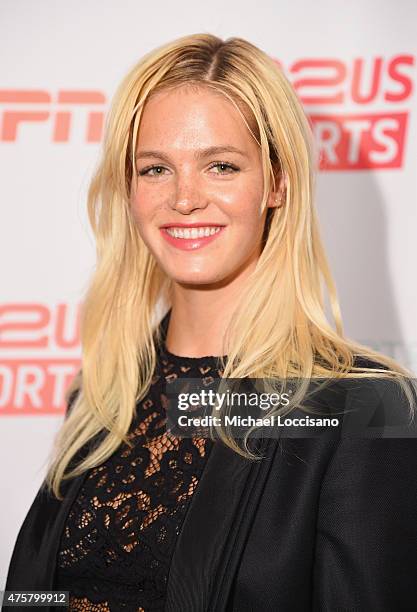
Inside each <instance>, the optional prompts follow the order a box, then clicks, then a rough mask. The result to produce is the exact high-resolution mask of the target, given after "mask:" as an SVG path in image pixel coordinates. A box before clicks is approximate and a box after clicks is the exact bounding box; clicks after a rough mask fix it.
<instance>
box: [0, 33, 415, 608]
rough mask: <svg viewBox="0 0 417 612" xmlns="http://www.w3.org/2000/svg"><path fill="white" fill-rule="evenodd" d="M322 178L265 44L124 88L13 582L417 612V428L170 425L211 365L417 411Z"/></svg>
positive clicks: (167, 601)
mask: <svg viewBox="0 0 417 612" xmlns="http://www.w3.org/2000/svg"><path fill="white" fill-rule="evenodd" d="M316 172H317V158H316V155H315V150H314V146H313V142H312V138H311V131H310V126H309V123H308V121H307V119H306V116H305V114H304V112H303V110H302V107H301V105H300V103H299V101H298V99H297V96H296V95H295V93H294V91H293V89H292V87H291V85H290V84H289V82H288V81H287V80H286V78H285V76H284V75H283V73H282V72H281V70H280V69H279V68H278V67H277V65H276V64H275V63H274V62H273V60H272V59H271V58H270V57H268V56H267V55H266V54H265V53H264V52H263V51H261V50H260V49H258V48H257V47H255V46H254V45H252V44H251V43H249V42H247V41H245V40H243V39H240V38H231V39H228V40H226V41H222V40H220V39H219V38H217V37H215V36H212V35H209V34H197V35H193V36H187V37H184V38H181V39H179V40H175V41H173V42H171V43H170V44H167V45H165V46H163V47H161V48H159V49H157V50H155V51H153V52H151V53H149V54H148V55H146V56H145V57H144V58H143V59H142V60H141V61H140V62H139V63H138V64H137V65H136V66H135V67H134V68H133V69H132V70H131V72H130V73H129V74H128V75H127V77H126V78H125V79H124V81H123V83H122V84H121V86H120V88H119V90H118V92H117V94H116V96H115V98H114V102H113V105H112V108H111V112H110V114H109V118H108V124H107V128H106V136H105V141H104V150H103V156H102V161H101V163H100V165H99V167H98V170H97V172H96V174H95V176H94V178H93V180H92V183H91V187H90V191H89V199H88V209H89V215H90V220H91V224H92V227H93V229H94V232H95V236H96V239H97V268H96V271H95V273H94V276H93V278H92V280H91V284H90V286H89V290H88V293H87V295H86V296H85V300H84V304H83V317H82V371H81V372H80V375H79V376H78V377H77V379H76V380H75V381H74V383H73V385H72V388H71V389H70V393H69V395H68V400H69V402H68V407H69V409H68V411H67V416H66V419H65V422H64V423H63V425H62V428H61V430H60V432H59V435H58V436H57V439H56V445H55V449H54V453H53V455H52V458H51V464H50V467H49V471H48V474H47V477H46V479H45V482H44V484H43V485H42V487H41V489H40V491H39V493H38V495H37V497H36V499H35V501H34V503H33V505H32V507H31V509H30V511H29V513H28V515H27V517H26V519H25V521H24V524H23V526H22V528H21V530H20V533H19V536H18V539H17V543H16V546H15V549H14V552H13V557H12V560H11V564H10V568H9V574H8V580H7V585H6V586H7V589H20V590H31V589H38V590H56V591H58V590H59V591H65V590H66V591H69V594H70V599H69V601H70V610H80V611H81V610H82V611H93V610H94V611H100V612H101V611H103V612H105V611H109V610H111V611H113V610H126V611H132V612H133V611H135V612H155V611H162V610H164V611H170V612H221V611H222V612H275V611H277V610H279V611H280V612H296V611H300V612H301V611H302V612H306V611H307V610H317V611H329V612H330V611H331V612H335V611H336V610H352V611H353V610H355V611H363V612H370V611H375V612H384V611H386V612H388V611H390V612H393V611H394V610H395V611H396V612H398V611H400V610H411V609H415V608H416V607H417V598H416V597H415V594H414V587H415V583H416V579H417V541H416V535H417V526H416V525H417V520H416V518H417V484H416V482H417V479H416V477H415V474H416V472H417V453H416V451H417V445H416V443H415V440H414V439H365V438H360V437H359V438H356V439H351V438H340V439H336V438H334V437H332V436H328V435H326V434H325V433H324V434H323V435H322V436H321V437H313V438H308V437H305V438H293V439H290V438H281V439H279V437H276V438H274V437H270V438H268V439H267V440H266V442H265V440H264V442H265V444H264V446H263V447H262V453H256V452H255V450H256V448H257V447H256V446H254V447H252V448H251V446H250V440H249V438H246V439H245V440H244V441H242V440H240V439H237V438H233V437H232V436H231V435H230V431H227V429H224V428H222V427H219V431H218V436H217V438H215V437H214V436H213V437H210V436H207V437H203V436H193V437H185V436H184V437H181V436H179V435H174V434H173V433H172V432H171V431H170V430H169V428H167V421H166V419H167V411H168V408H167V406H168V402H167V395H166V388H167V386H168V385H169V384H170V383H171V382H172V381H173V380H178V379H188V378H190V379H191V378H193V379H204V380H207V379H208V378H210V380H222V379H224V378H232V379H249V378H256V379H266V378H271V379H280V380H283V381H285V380H290V379H293V378H298V379H300V380H301V379H302V380H311V379H313V380H314V379H315V378H317V379H324V378H326V379H331V380H332V379H334V380H340V381H343V380H348V379H349V378H351V377H355V378H356V379H358V378H359V379H360V381H362V382H363V384H364V385H365V383H366V380H367V379H368V378H369V377H371V376H372V377H373V378H380V379H387V380H393V381H398V383H399V387H401V388H402V389H403V390H404V394H403V395H400V394H399V395H398V406H397V405H395V406H394V409H395V410H396V409H397V408H398V411H400V410H403V409H404V407H405V409H406V410H408V409H409V408H410V407H411V408H413V406H412V400H413V397H412V393H411V391H410V387H409V386H407V375H408V374H409V373H408V372H406V371H405V370H403V369H402V368H401V367H400V366H399V365H398V364H396V363H395V362H394V361H392V360H391V359H389V358H387V357H385V356H383V355H380V354H376V353H374V352H372V351H371V350H370V349H368V348H366V347H364V346H360V345H358V344H355V343H353V342H352V341H350V340H349V339H347V338H346V337H345V336H344V334H343V331H342V324H341V315H340V311H339V306H338V302H337V297H336V292H335V288H334V284H333V282H332V279H331V275H330V273H329V268H328V265H327V263H326V258H325V254H324V252H323V246H322V243H321V240H320V236H319V231H318V226H317V218H316V212H315V208H314V179H315V174H316ZM323 289H326V292H327V296H328V298H329V303H330V306H331V312H332V316H333V319H334V320H333V322H329V321H328V319H327V318H326V315H325V308H324V299H325V295H326V292H324V291H323ZM161 307H162V309H163V311H161ZM158 312H159V313H160V314H162V320H161V316H159V317H158V314H157V313H158ZM360 389H361V387H360ZM360 395H361V391H360V393H359V396H360ZM401 398H403V399H401ZM406 398H408V399H406ZM396 401H397V400H396ZM394 403H395V402H394ZM335 408H336V406H335V405H334V406H333V405H332V402H330V412H332V410H335ZM259 448H260V447H259Z"/></svg>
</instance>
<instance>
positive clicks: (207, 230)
mask: <svg viewBox="0 0 417 612" xmlns="http://www.w3.org/2000/svg"><path fill="white" fill-rule="evenodd" d="M220 230H221V227H192V228H190V229H188V228H182V227H169V228H167V232H168V234H169V235H170V236H174V238H185V239H186V240H188V239H190V238H203V236H212V235H213V234H217V232H219V231H220Z"/></svg>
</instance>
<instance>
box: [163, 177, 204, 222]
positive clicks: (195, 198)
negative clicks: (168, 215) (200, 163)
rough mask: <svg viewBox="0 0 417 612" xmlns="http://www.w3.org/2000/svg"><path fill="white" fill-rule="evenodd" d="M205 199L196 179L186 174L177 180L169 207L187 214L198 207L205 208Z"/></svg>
mask: <svg viewBox="0 0 417 612" xmlns="http://www.w3.org/2000/svg"><path fill="white" fill-rule="evenodd" d="M206 206H207V199H206V197H205V195H204V192H203V191H202V190H201V189H200V188H199V183H198V179H196V178H195V177H191V176H187V177H182V178H180V179H178V180H177V183H176V188H175V190H174V192H173V194H172V202H171V208H173V209H174V210H177V211H178V212H181V213H183V214H189V213H191V212H192V211H193V210H195V209H198V208H205V207H206Z"/></svg>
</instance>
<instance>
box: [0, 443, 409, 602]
mask: <svg viewBox="0 0 417 612" xmlns="http://www.w3.org/2000/svg"><path fill="white" fill-rule="evenodd" d="M262 443H263V444H265V446H264V447H263V448H264V454H265V459H264V460H262V461H261V462H258V463H250V462H247V461H246V460H245V459H243V458H242V457H240V456H239V455H237V454H236V453H234V452H233V451H231V450H230V449H229V448H227V447H225V446H224V445H223V444H222V443H221V442H220V441H216V442H215V443H214V445H213V448H212V451H211V453H210V455H209V458H208V461H207V464H206V466H205V468H204V471H203V474H202V477H201V479H200V481H199V484H198V487H197V489H196V492H195V493H194V496H193V498H192V500H191V504H190V507H189V509H188V513H187V515H186V517H185V520H184V523H183V525H182V529H181V532H180V534H179V536H178V540H177V544H176V548H175V551H174V555H173V558H172V565H171V569H170V574H169V581H168V590H167V600H166V608H165V610H166V612H308V611H315V612H406V611H410V612H411V611H415V610H416V609H417V595H416V585H417V440H416V439H412V438H408V439H406V438H400V439H398V438H397V439H394V438H391V439H363V438H362V439H354V438H343V439H331V438H329V437H326V435H323V437H320V438H302V439H300V438H292V439H290V438H282V437H281V439H279V440H276V439H264V440H263V441H262ZM85 477H86V474H83V475H81V476H79V477H77V478H75V479H73V480H71V481H65V483H64V485H63V487H62V490H63V492H64V494H65V497H64V500H63V501H62V502H61V501H58V500H56V499H55V498H52V497H50V496H49V495H48V494H47V493H46V490H45V487H44V486H42V487H41V489H40V491H39V492H38V494H37V496H36V498H35V500H34V502H33V505H32V506H31V508H30V510H29V513H28V515H27V516H26V519H25V521H24V523H23V525H22V527H21V529H20V532H19V535H18V538H17V542H16V545H15V548H14V551H13V556H12V559H11V563H10V567H9V573H8V578H7V584H6V589H8V590H12V589H16V590H17V589H19V590H47V589H49V590H52V589H53V588H54V572H55V563H56V558H57V552H58V546H59V539H60V534H61V531H62V529H63V525H64V522H65V519H66V516H67V514H68V512H69V510H70V507H71V504H72V502H73V501H74V499H75V497H76V495H77V492H78V490H79V489H80V487H81V485H82V483H83V481H84V478H85ZM8 609H9V608H8ZM10 609H11V608H10ZM44 609H47V610H52V609H53V608H44ZM22 610H26V608H22ZM57 610H62V608H57Z"/></svg>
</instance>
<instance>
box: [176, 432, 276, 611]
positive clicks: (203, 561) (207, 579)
mask: <svg viewBox="0 0 417 612" xmlns="http://www.w3.org/2000/svg"><path fill="white" fill-rule="evenodd" d="M262 444H263V446H262ZM255 445H256V448H258V449H260V450H262V454H263V455H264V457H265V458H264V459H262V461H260V462H259V461H257V462H251V461H249V460H247V459H244V458H243V457H241V456H240V455H238V454H237V453H235V452H234V451H232V450H231V449H229V448H228V447H226V446H225V445H224V444H223V443H222V442H221V441H219V440H218V441H215V442H214V444H213V447H212V449H211V452H210V455H209V457H208V460H207V464H206V466H205V468H204V470H203V473H202V476H201V478H200V481H199V483H198V485H197V489H196V491H195V493H194V495H193V498H192V501H191V504H190V507H189V509H188V512H187V514H186V516H185V519H184V523H183V525H182V528H181V532H180V534H179V536H178V540H177V544H176V548H175V551H174V554H173V558H172V561H171V568H170V573H169V579H168V585H167V598H166V607H165V612H178V610H181V611H182V612H223V611H224V610H226V605H227V599H228V594H229V592H230V589H231V586H232V582H233V578H234V575H235V571H236V569H237V565H238V562H239V559H240V554H241V552H242V549H243V546H244V544H245V541H246V535H247V534H248V531H249V529H250V526H251V524H252V518H253V515H254V512H255V511H256V508H257V505H258V500H259V497H260V495H261V493H262V489H263V486H264V483H265V481H266V478H267V476H268V473H269V469H270V466H271V464H272V458H273V455H274V453H275V451H276V448H277V440H276V439H265V438H264V439H262V440H260V439H257V440H256V441H255Z"/></svg>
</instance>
